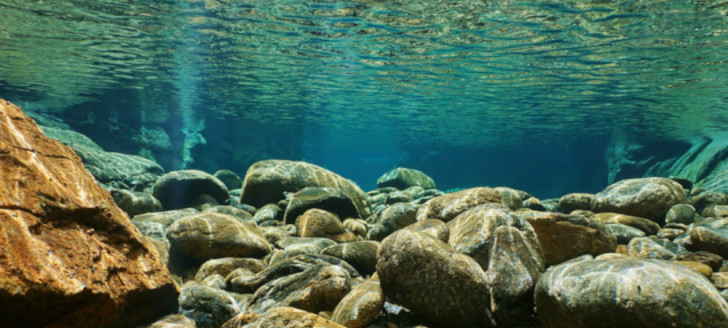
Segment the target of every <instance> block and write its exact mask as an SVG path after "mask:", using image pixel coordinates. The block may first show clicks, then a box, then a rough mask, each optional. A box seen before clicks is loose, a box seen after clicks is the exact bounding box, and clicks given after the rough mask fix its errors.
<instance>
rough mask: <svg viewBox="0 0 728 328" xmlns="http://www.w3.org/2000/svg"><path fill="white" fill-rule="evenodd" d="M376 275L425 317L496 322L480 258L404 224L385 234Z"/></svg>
mask: <svg viewBox="0 0 728 328" xmlns="http://www.w3.org/2000/svg"><path fill="white" fill-rule="evenodd" d="M377 274H378V275H379V278H380V281H381V286H382V290H383V291H384V294H385V295H386V296H387V297H388V298H390V299H392V301H393V302H396V303H397V304H401V305H402V306H404V307H406V308H408V309H410V310H411V311H412V312H413V313H414V314H416V315H418V316H420V317H422V318H424V319H426V320H429V321H432V322H433V323H436V324H438V325H443V326H447V327H470V326H473V325H479V324H482V325H485V326H493V325H495V323H494V322H493V320H492V314H491V313H490V291H489V286H488V281H487V279H486V275H485V272H484V271H483V269H481V267H480V265H479V264H478V262H475V260H473V259H472V258H470V257H469V256H466V255H463V254H460V253H459V252H457V251H456V250H454V249H453V248H452V247H450V246H449V245H448V244H446V243H444V242H442V241H440V240H437V239H435V238H432V237H430V236H429V235H426V234H423V233H419V232H415V231H411V230H408V229H403V230H399V231H397V232H395V233H393V234H391V235H390V236H389V237H387V238H385V239H384V241H382V245H381V246H380V248H379V251H378V253H377Z"/></svg>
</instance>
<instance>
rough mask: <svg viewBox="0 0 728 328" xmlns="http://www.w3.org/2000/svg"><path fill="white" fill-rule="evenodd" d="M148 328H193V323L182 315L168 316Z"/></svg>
mask: <svg viewBox="0 0 728 328" xmlns="http://www.w3.org/2000/svg"><path fill="white" fill-rule="evenodd" d="M149 328H195V322H194V321H193V320H192V319H190V318H188V317H185V316H183V315H179V314H170V315H168V316H165V317H164V318H162V319H159V320H157V321H155V322H154V323H152V324H151V325H149Z"/></svg>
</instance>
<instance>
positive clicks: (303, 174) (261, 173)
mask: <svg viewBox="0 0 728 328" xmlns="http://www.w3.org/2000/svg"><path fill="white" fill-rule="evenodd" d="M305 187H330V188H337V189H339V190H341V191H342V192H343V193H344V195H346V197H348V198H349V199H350V200H351V201H352V202H353V203H354V205H355V206H356V209H357V212H358V213H359V216H358V217H359V218H360V219H364V218H367V217H368V216H369V215H371V213H370V209H369V207H368V205H367V202H366V195H365V194H364V192H363V191H362V190H361V188H359V186H357V185H356V184H355V183H354V182H352V181H350V180H347V179H344V178H342V177H341V176H339V175H338V174H336V173H333V172H331V171H329V170H326V169H324V168H321V167H319V166H316V165H313V164H310V163H306V162H296V161H285V160H265V161H260V162H257V163H255V164H253V165H252V166H250V168H248V172H247V173H246V174H245V179H244V181H243V193H242V195H240V202H241V203H244V204H250V205H253V206H255V207H260V206H263V205H265V204H269V203H277V202H278V201H279V200H281V199H283V198H284V194H283V193H284V192H297V191H299V190H301V189H303V188H305ZM294 219H295V218H294Z"/></svg>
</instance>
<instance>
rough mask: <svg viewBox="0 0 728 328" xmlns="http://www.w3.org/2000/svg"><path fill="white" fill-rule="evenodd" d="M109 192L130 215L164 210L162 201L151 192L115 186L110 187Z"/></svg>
mask: <svg viewBox="0 0 728 328" xmlns="http://www.w3.org/2000/svg"><path fill="white" fill-rule="evenodd" d="M109 192H110V193H111V197H113V198H114V201H115V202H116V205H117V206H119V208H121V209H122V210H123V211H124V212H126V214H128V215H129V217H133V216H135V215H137V214H144V213H149V212H159V211H161V210H162V203H160V202H159V200H157V199H156V198H154V196H152V195H150V194H147V193H143V192H138V191H130V190H126V189H114V188H112V189H110V190H109Z"/></svg>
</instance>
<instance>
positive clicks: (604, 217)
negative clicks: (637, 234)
mask: <svg viewBox="0 0 728 328" xmlns="http://www.w3.org/2000/svg"><path fill="white" fill-rule="evenodd" d="M688 206H689V205H688ZM589 221H593V222H596V223H600V224H609V223H619V224H624V225H628V226H630V227H633V228H636V229H640V230H642V231H643V232H644V233H645V234H646V235H654V234H657V232H658V231H660V225H659V224H657V223H655V222H654V221H651V220H648V219H645V218H641V217H637V216H632V215H624V214H619V213H609V212H606V213H596V214H594V215H592V216H590V217H589Z"/></svg>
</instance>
